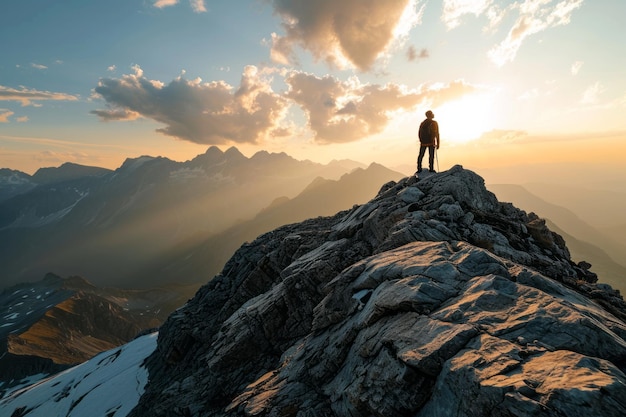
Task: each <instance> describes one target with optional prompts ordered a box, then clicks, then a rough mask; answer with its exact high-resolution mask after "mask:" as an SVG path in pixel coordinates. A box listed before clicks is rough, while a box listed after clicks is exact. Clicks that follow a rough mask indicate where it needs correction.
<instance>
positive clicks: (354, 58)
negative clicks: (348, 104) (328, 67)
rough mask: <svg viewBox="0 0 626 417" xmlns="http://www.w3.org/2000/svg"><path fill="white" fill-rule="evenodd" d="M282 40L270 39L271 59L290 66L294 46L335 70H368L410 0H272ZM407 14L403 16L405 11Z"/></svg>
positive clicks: (409, 6) (392, 35) (410, 8)
mask: <svg viewBox="0 0 626 417" xmlns="http://www.w3.org/2000/svg"><path fill="white" fill-rule="evenodd" d="M273 5H274V9H275V10H276V12H277V13H278V14H279V15H280V16H281V17H282V18H283V27H284V28H285V35H284V36H279V35H276V34H274V35H273V36H272V41H273V48H272V57H273V59H275V60H276V61H278V62H281V63H286V62H293V61H294V54H293V49H294V47H295V46H298V47H301V48H304V49H306V50H308V51H309V52H311V53H312V54H313V56H314V57H315V58H317V59H322V60H325V61H327V62H328V63H330V64H332V65H336V66H340V67H342V66H344V63H345V61H347V62H349V63H350V64H352V65H353V66H355V67H356V68H359V69H360V70H368V69H369V68H370V67H371V66H372V64H373V63H374V61H375V60H376V58H377V57H378V56H379V55H380V54H381V53H383V52H384V51H385V50H386V48H387V47H388V46H389V45H390V44H391V42H392V41H393V40H394V38H395V36H396V35H397V33H394V31H395V30H396V28H397V27H398V25H399V24H400V22H401V20H402V19H403V17H404V18H406V17H407V16H408V15H410V14H411V12H413V11H414V7H415V5H414V1H413V0H341V1H337V0H316V1H310V0H273ZM407 11H408V12H409V13H408V14H407V13H406V12H407Z"/></svg>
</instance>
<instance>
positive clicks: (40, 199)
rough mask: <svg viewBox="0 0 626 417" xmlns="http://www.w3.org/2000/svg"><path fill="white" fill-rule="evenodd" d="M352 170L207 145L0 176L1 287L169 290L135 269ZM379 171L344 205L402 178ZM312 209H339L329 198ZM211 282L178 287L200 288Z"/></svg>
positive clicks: (349, 165) (199, 278) (351, 165)
mask: <svg viewBox="0 0 626 417" xmlns="http://www.w3.org/2000/svg"><path fill="white" fill-rule="evenodd" d="M356 168H361V167H360V166H359V165H358V164H357V163H355V162H352V161H333V162H331V163H329V164H326V165H321V164H316V163H313V162H310V161H298V160H295V159H293V158H291V157H289V156H288V155H286V154H284V153H282V154H270V153H267V152H259V153H257V154H255V155H254V156H252V157H250V158H247V157H245V156H244V155H242V154H241V153H240V152H239V151H238V150H237V149H236V148H230V149H228V150H227V151H225V152H222V151H221V150H220V149H219V148H217V147H211V148H209V149H208V150H207V152H206V153H205V154H202V155H198V156H197V157H196V158H194V159H192V160H190V161H186V162H174V161H171V160H169V159H167V158H162V157H148V156H144V157H140V158H135V159H128V160H126V161H125V162H124V164H123V165H122V166H121V167H120V168H118V169H116V170H114V171H111V170H106V169H102V168H97V167H83V166H80V165H75V164H64V165H62V166H60V167H59V168H44V169H40V170H39V171H37V172H36V173H35V174H34V175H33V176H32V177H31V176H28V175H27V174H23V173H19V172H16V171H9V170H3V171H2V172H0V196H2V198H3V200H0V264H1V265H3V267H2V270H1V271H0V274H1V275H0V281H1V282H2V283H3V284H4V285H10V284H13V283H18V282H25V281H37V280H40V279H41V278H42V277H43V276H44V275H45V274H46V273H48V272H53V273H55V274H58V275H60V276H71V275H79V276H83V277H86V278H88V279H89V280H90V281H91V282H93V283H94V284H96V285H104V286H118V287H125V288H150V287H154V286H157V285H163V284H169V283H171V282H166V281H167V279H166V278H161V277H160V276H159V275H158V274H156V275H150V276H146V275H145V273H142V272H143V271H145V270H147V269H150V266H151V264H152V263H153V262H154V260H155V259H157V258H158V257H160V256H164V254H167V253H168V251H170V250H171V249H172V248H175V247H176V246H177V245H180V244H184V243H185V242H189V241H194V240H197V239H198V238H202V239H205V238H206V237H207V236H210V235H215V234H218V233H223V232H224V231H226V230H227V229H228V228H229V227H232V226H234V225H236V224H239V223H241V222H242V221H245V220H249V219H252V218H253V217H254V216H255V215H257V213H259V212H260V211H261V210H262V209H264V208H266V207H268V206H269V205H270V204H272V202H273V201H275V200H276V199H277V198H293V197H294V196H296V195H297V194H298V193H300V192H302V190H304V189H305V188H306V187H307V186H309V185H310V184H311V183H313V182H314V181H316V179H317V178H324V179H327V180H336V179H339V178H340V177H341V175H344V174H346V173H349V172H351V171H352V170H354V169H356ZM383 171H384V172H383ZM376 172H377V173H378V174H380V175H381V177H379V178H373V179H372V178H370V180H372V181H374V182H373V183H372V184H364V185H363V186H362V187H357V188H356V189H354V190H348V189H346V190H345V192H346V193H347V197H346V198H344V199H343V200H342V202H345V201H348V200H350V199H351V203H350V204H355V203H357V202H362V201H365V199H367V198H370V196H371V194H372V193H375V187H377V184H380V182H381V181H383V182H384V181H388V180H389V179H392V178H399V177H400V176H401V175H400V174H398V173H395V172H392V171H390V170H382V169H378V170H376ZM318 181H322V180H321V179H319V180H318ZM370 190H371V191H370ZM368 192H369V194H367V193H368ZM318 204H319V205H320V206H324V205H327V206H328V207H330V209H331V210H333V209H334V210H337V209H339V207H338V206H337V205H336V204H335V202H334V201H326V202H318ZM253 237H254V236H253ZM241 243H242V242H238V243H237V246H238V245H239V244H241ZM235 247H236V246H235ZM165 256H167V255H165ZM228 256H230V254H228ZM218 270H219V269H218ZM215 272H216V271H214V272H213V274H214V273H215ZM209 276H210V275H209ZM209 276H206V275H192V276H184V277H180V276H179V277H176V281H177V282H184V283H190V282H195V283H197V284H198V285H199V284H200V283H202V282H204V281H206V279H208V277H209ZM138 277H141V278H138Z"/></svg>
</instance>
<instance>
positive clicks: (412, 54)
mask: <svg viewBox="0 0 626 417" xmlns="http://www.w3.org/2000/svg"><path fill="white" fill-rule="evenodd" d="M429 56H430V53H429V52H428V49H425V48H422V49H421V50H420V51H419V52H417V49H415V47H414V46H413V45H411V46H409V47H408V49H407V51H406V58H407V59H408V60H409V61H411V62H413V61H415V60H417V59H426V58H428V57H429Z"/></svg>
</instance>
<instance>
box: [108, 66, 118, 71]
mask: <svg viewBox="0 0 626 417" xmlns="http://www.w3.org/2000/svg"><path fill="white" fill-rule="evenodd" d="M116 69H117V66H115V65H110V66H109V67H108V68H107V71H109V72H115V70H116Z"/></svg>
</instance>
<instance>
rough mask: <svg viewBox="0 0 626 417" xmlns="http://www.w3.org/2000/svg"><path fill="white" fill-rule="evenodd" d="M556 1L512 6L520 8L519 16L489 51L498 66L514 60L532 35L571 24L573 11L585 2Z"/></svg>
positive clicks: (533, 1) (530, 2)
mask: <svg viewBox="0 0 626 417" xmlns="http://www.w3.org/2000/svg"><path fill="white" fill-rule="evenodd" d="M554 3H555V2H554V1H552V0H542V1H537V0H525V1H523V2H521V3H519V4H518V3H515V4H514V5H513V6H511V7H512V8H517V9H518V11H519V16H518V18H517V20H516V21H515V23H514V24H513V27H511V29H510V30H509V33H508V35H507V37H506V39H504V40H503V41H502V42H500V43H499V44H498V45H496V46H495V47H493V48H492V49H491V50H490V51H489V52H488V56H489V58H490V59H491V60H492V62H493V63H495V64H496V65H498V66H503V65H504V64H506V63H507V62H512V61H513V60H514V59H515V56H516V55H517V51H518V50H519V48H520V47H521V46H522V43H523V42H524V40H525V39H526V38H528V37H529V36H530V35H533V34H536V33H539V32H542V31H544V30H546V29H548V28H551V27H555V26H562V25H567V24H569V23H570V18H571V15H572V13H573V12H574V10H576V9H577V8H579V7H580V6H581V5H582V4H583V0H562V1H560V2H558V3H556V4H554Z"/></svg>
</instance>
